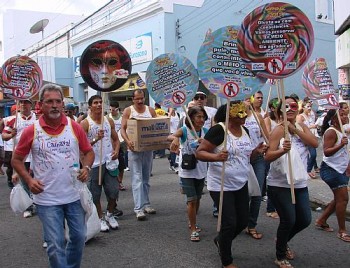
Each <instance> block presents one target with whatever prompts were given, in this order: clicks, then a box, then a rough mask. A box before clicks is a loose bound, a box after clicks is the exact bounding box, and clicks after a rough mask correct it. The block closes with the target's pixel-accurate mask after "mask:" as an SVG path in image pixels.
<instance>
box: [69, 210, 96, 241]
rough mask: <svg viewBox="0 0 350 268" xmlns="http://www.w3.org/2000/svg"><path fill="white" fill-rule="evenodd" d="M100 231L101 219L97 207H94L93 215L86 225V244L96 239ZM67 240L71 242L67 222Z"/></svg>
mask: <svg viewBox="0 0 350 268" xmlns="http://www.w3.org/2000/svg"><path fill="white" fill-rule="evenodd" d="M100 229H101V223H100V218H99V217H98V214H97V209H96V206H95V205H93V209H92V214H91V216H90V217H89V218H88V220H87V223H86V236H85V242H87V241H89V240H90V239H91V238H94V237H95V236H96V235H97V234H98V233H99V232H100ZM65 238H66V240H67V241H68V240H69V227H68V224H67V221H65Z"/></svg>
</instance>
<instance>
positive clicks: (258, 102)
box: [252, 90, 266, 118]
mask: <svg viewBox="0 0 350 268" xmlns="http://www.w3.org/2000/svg"><path fill="white" fill-rule="evenodd" d="M263 101H264V96H263V93H262V92H261V91H260V90H259V91H257V92H256V93H255V94H254V97H253V102H252V106H253V108H254V111H255V112H256V113H259V114H261V116H262V117H263V118H265V115H266V111H264V109H263V108H261V106H262V104H263Z"/></svg>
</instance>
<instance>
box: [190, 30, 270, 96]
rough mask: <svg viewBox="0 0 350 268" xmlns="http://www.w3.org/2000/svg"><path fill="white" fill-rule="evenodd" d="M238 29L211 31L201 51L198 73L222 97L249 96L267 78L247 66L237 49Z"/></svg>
mask: <svg viewBox="0 0 350 268" xmlns="http://www.w3.org/2000/svg"><path fill="white" fill-rule="evenodd" d="M238 30H239V27H238V26H227V27H223V28H220V29H218V30H216V31H215V32H213V33H211V32H208V33H207V36H206V39H205V40H204V42H203V44H202V46H201V48H200V49H199V52H198V58H197V66H198V73H199V76H200V78H201V80H202V82H203V84H204V85H205V86H206V87H207V89H208V90H210V92H212V93H213V94H214V95H217V96H219V97H222V98H237V99H245V98H246V97H248V96H251V95H252V94H254V93H255V92H256V91H258V90H259V89H260V88H261V87H262V86H263V85H264V84H265V83H266V80H267V79H266V78H263V77H255V76H254V74H253V73H252V72H251V71H249V70H248V69H246V67H245V64H244V63H243V61H242V60H241V57H240V56H239V54H238V50H237V34H238Z"/></svg>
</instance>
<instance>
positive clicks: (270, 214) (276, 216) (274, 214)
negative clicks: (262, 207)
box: [266, 211, 279, 219]
mask: <svg viewBox="0 0 350 268" xmlns="http://www.w3.org/2000/svg"><path fill="white" fill-rule="evenodd" d="M266 216H267V217H270V218H272V219H279V216H278V213H277V212H276V211H273V212H266Z"/></svg>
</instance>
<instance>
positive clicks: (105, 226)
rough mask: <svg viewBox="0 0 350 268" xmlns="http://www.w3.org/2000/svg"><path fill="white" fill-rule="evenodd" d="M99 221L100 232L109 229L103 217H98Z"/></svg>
mask: <svg viewBox="0 0 350 268" xmlns="http://www.w3.org/2000/svg"><path fill="white" fill-rule="evenodd" d="M100 221H101V229H100V230H101V232H108V231H109V227H108V225H107V222H106V221H105V220H104V219H100Z"/></svg>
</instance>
